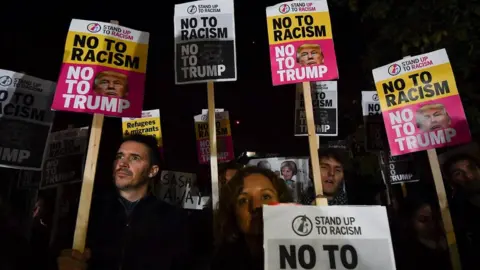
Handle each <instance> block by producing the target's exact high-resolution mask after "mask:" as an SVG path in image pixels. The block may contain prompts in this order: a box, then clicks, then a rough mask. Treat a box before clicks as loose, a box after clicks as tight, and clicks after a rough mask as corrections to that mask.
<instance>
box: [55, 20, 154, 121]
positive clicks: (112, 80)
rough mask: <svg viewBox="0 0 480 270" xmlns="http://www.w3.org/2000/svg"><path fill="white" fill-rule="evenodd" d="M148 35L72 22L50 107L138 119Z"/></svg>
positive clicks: (101, 23) (88, 23) (114, 26)
mask: <svg viewBox="0 0 480 270" xmlns="http://www.w3.org/2000/svg"><path fill="white" fill-rule="evenodd" d="M148 41H149V33H147V32H141V31H137V30H133V29H130V28H126V27H123V26H119V25H116V24H112V23H104V22H96V21H85V20H78V19H73V20H72V22H71V24H70V29H69V32H68V35H67V41H66V43H65V54H64V57H63V65H62V69H61V72H60V76H59V79H58V85H57V90H56V92H55V99H54V101H53V105H52V109H54V110H60V111H71V112H83V113H98V114H103V115H107V116H115V117H140V116H141V113H142V105H143V92H144V86H145V73H146V71H147V54H148Z"/></svg>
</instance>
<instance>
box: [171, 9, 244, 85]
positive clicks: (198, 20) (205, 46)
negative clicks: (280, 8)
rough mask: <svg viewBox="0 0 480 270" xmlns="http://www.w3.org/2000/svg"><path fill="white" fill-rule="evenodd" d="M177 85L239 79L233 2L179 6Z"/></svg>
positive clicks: (175, 26)
mask: <svg viewBox="0 0 480 270" xmlns="http://www.w3.org/2000/svg"><path fill="white" fill-rule="evenodd" d="M174 29H175V82H176V84H187V83H198V82H207V81H214V82H221V81H236V80H237V65H236V60H237V59H236V52H235V22H234V7H233V0H226V1H225V0H206V1H195V2H188V3H183V4H178V5H175V15H174Z"/></svg>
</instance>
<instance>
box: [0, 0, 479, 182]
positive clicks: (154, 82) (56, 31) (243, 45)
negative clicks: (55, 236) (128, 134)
mask: <svg viewBox="0 0 480 270" xmlns="http://www.w3.org/2000/svg"><path fill="white" fill-rule="evenodd" d="M181 2H185V1H162V2H158V3H157V2H156V3H154V2H147V1H136V2H121V1H89V0H87V1H77V2H58V3H55V4H53V2H52V4H50V5H48V4H45V3H43V2H42V3H40V2H36V3H34V4H31V3H28V2H25V1H17V2H13V3H12V2H8V3H7V4H5V3H4V4H2V7H1V10H2V15H1V16H0V25H1V26H2V29H3V31H2V38H1V42H0V51H1V52H2V57H1V58H0V59H1V60H0V68H2V69H8V70H14V71H18V72H22V71H23V72H26V73H28V74H29V75H32V76H36V77H39V78H43V79H48V80H52V81H56V80H57V78H58V74H59V71H60V66H61V63H62V57H63V52H64V43H65V38H66V35H67V32H68V27H69V24H70V21H71V19H72V18H78V19H84V20H96V21H104V22H108V21H110V20H118V21H119V22H120V24H121V25H123V26H126V27H129V28H133V29H137V30H141V31H146V32H149V33H150V44H149V48H150V49H149V58H148V63H147V79H146V89H145V98H144V100H145V103H144V109H156V108H159V109H160V111H161V122H162V133H163V141H164V146H165V160H166V167H165V168H167V169H170V170H177V171H188V172H196V171H198V169H199V166H198V165H197V158H196V147H195V133H194V124H193V116H194V115H196V114H199V113H200V112H201V109H204V108H207V87H206V84H193V85H187V86H176V85H175V84H174V70H173V69H174V38H173V10H174V4H177V3H181ZM278 2H280V1H271V0H265V1H255V2H253V1H235V25H236V37H237V38H236V49H237V61H238V62H237V70H238V76H237V78H238V80H237V82H230V83H217V84H215V102H216V107H217V108H224V109H226V110H228V111H229V112H230V116H231V119H232V121H231V124H232V134H233V140H234V147H235V154H236V155H239V154H240V153H242V152H243V151H246V150H249V151H258V152H267V153H268V152H270V153H272V152H273V153H279V154H281V155H283V156H287V155H308V140H307V138H306V137H295V136H293V131H294V129H293V128H294V114H295V112H294V106H295V86H294V85H287V86H278V87H273V86H272V83H271V76H270V62H269V55H268V41H267V29H266V15H265V8H266V7H267V6H270V5H273V4H276V3H278ZM387 2H388V3H386V2H385V1H380V0H371V1H368V2H362V3H360V2H358V1H355V0H348V1H347V0H338V1H330V2H329V9H330V16H331V21H332V28H333V37H334V43H335V50H336V55H337V61H338V69H339V74H340V79H339V83H338V92H339V94H338V96H339V104H338V106H339V119H338V120H339V136H338V137H330V138H327V137H322V142H324V143H325V142H326V141H327V140H336V139H345V138H346V137H347V136H348V135H351V134H353V133H354V132H355V131H356V130H357V128H358V127H359V126H360V125H361V124H362V116H361V103H360V100H361V91H362V90H373V89H374V86H373V82H372V75H371V69H372V68H375V67H378V66H381V65H384V64H387V63H389V62H392V61H395V60H398V59H400V58H401V57H402V55H415V54H421V53H424V52H428V51H432V50H435V49H439V48H444V47H445V48H447V50H448V52H449V55H450V56H451V61H452V65H453V67H454V71H455V73H456V77H457V84H458V85H459V89H460V91H461V94H462V99H463V100H464V106H466V105H467V103H465V102H470V104H473V105H474V106H470V107H469V108H470V109H471V108H476V107H477V106H475V105H476V104H478V103H476V101H475V95H477V94H476V93H477V92H478V91H471V89H478V88H477V86H476V85H478V84H477V80H476V76H474V75H473V74H475V73H474V72H473V70H475V69H476V68H477V64H475V63H476V61H475V59H478V57H479V55H480V54H479V50H472V48H474V47H475V46H478V45H479V40H478V28H477V27H476V26H475V25H477V24H478V21H479V20H472V16H477V15H475V14H477V13H476V11H475V10H478V14H479V15H480V7H473V6H472V7H468V5H469V3H470V2H468V3H467V2H466V1H463V0H462V1H457V2H456V4H455V5H453V4H451V3H450V2H449V1H447V0H438V1H435V2H433V1H422V2H421V3H420V2H418V1H417V2H415V1H410V0H409V1H405V2H402V3H400V2H398V1H390V0H389V1H387ZM393 2H395V6H392V5H389V3H390V4H393ZM472 5H475V4H472ZM477 6H478V5H477ZM459 11H462V12H463V13H458V12H459ZM418 14H421V16H419V15H418ZM442 14H443V15H442ZM459 14H460V15H459ZM407 15H409V19H408V20H404V18H405V16H407ZM440 15H442V16H440ZM452 16H456V17H455V20H456V23H455V24H452V23H451V21H452V20H453V17H452ZM399 19H402V20H399ZM399 22H401V24H399ZM427 24H428V25H429V28H425V27H424V28H419V27H418V26H419V25H427ZM447 33H449V35H447ZM465 37H468V38H467V39H465ZM367 43H368V46H367ZM472 46H473V47H472ZM469 48H470V49H469ZM469 74H470V75H469ZM464 75H465V76H464ZM477 98H479V99H480V97H477ZM468 110H469V109H467V108H466V111H468ZM475 110H476V111H478V110H477V109H475ZM468 115H469V113H468V112H467V117H468ZM470 115H473V114H470ZM91 118H92V116H91V115H86V114H77V113H65V112H58V113H57V114H56V119H55V123H54V127H53V129H54V130H58V129H63V128H66V127H67V126H68V125H69V124H74V125H75V126H76V127H80V126H86V125H90V123H91ZM236 121H239V124H236V123H235V122H236ZM470 125H471V128H472V130H473V129H474V128H475V126H476V125H472V121H471V120H470ZM120 139H121V124H120V119H115V118H107V119H106V121H105V124H104V129H103V136H102V141H101V149H100V156H99V167H98V169H97V178H101V179H104V181H110V179H111V178H110V166H111V161H112V158H113V153H114V152H115V151H116V147H117V146H118V143H119V142H120ZM208 167H209V166H206V168H205V169H207V168H208ZM97 183H98V182H97Z"/></svg>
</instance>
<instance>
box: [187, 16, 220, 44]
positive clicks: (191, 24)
mask: <svg viewBox="0 0 480 270" xmlns="http://www.w3.org/2000/svg"><path fill="white" fill-rule="evenodd" d="M200 20H201V21H202V27H201V28H198V29H197V28H196V27H197V26H198V20H197V18H187V19H182V20H181V29H182V30H181V32H180V35H181V39H182V40H184V41H188V40H192V39H194V40H195V39H220V38H228V29H227V27H216V26H217V24H218V21H217V18H216V17H201V18H200Z"/></svg>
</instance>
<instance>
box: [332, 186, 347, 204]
mask: <svg viewBox="0 0 480 270" xmlns="http://www.w3.org/2000/svg"><path fill="white" fill-rule="evenodd" d="M328 205H348V198H347V193H346V192H345V191H344V190H343V189H342V188H341V189H340V190H339V191H338V193H337V194H336V195H335V197H333V199H331V200H330V201H328Z"/></svg>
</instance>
